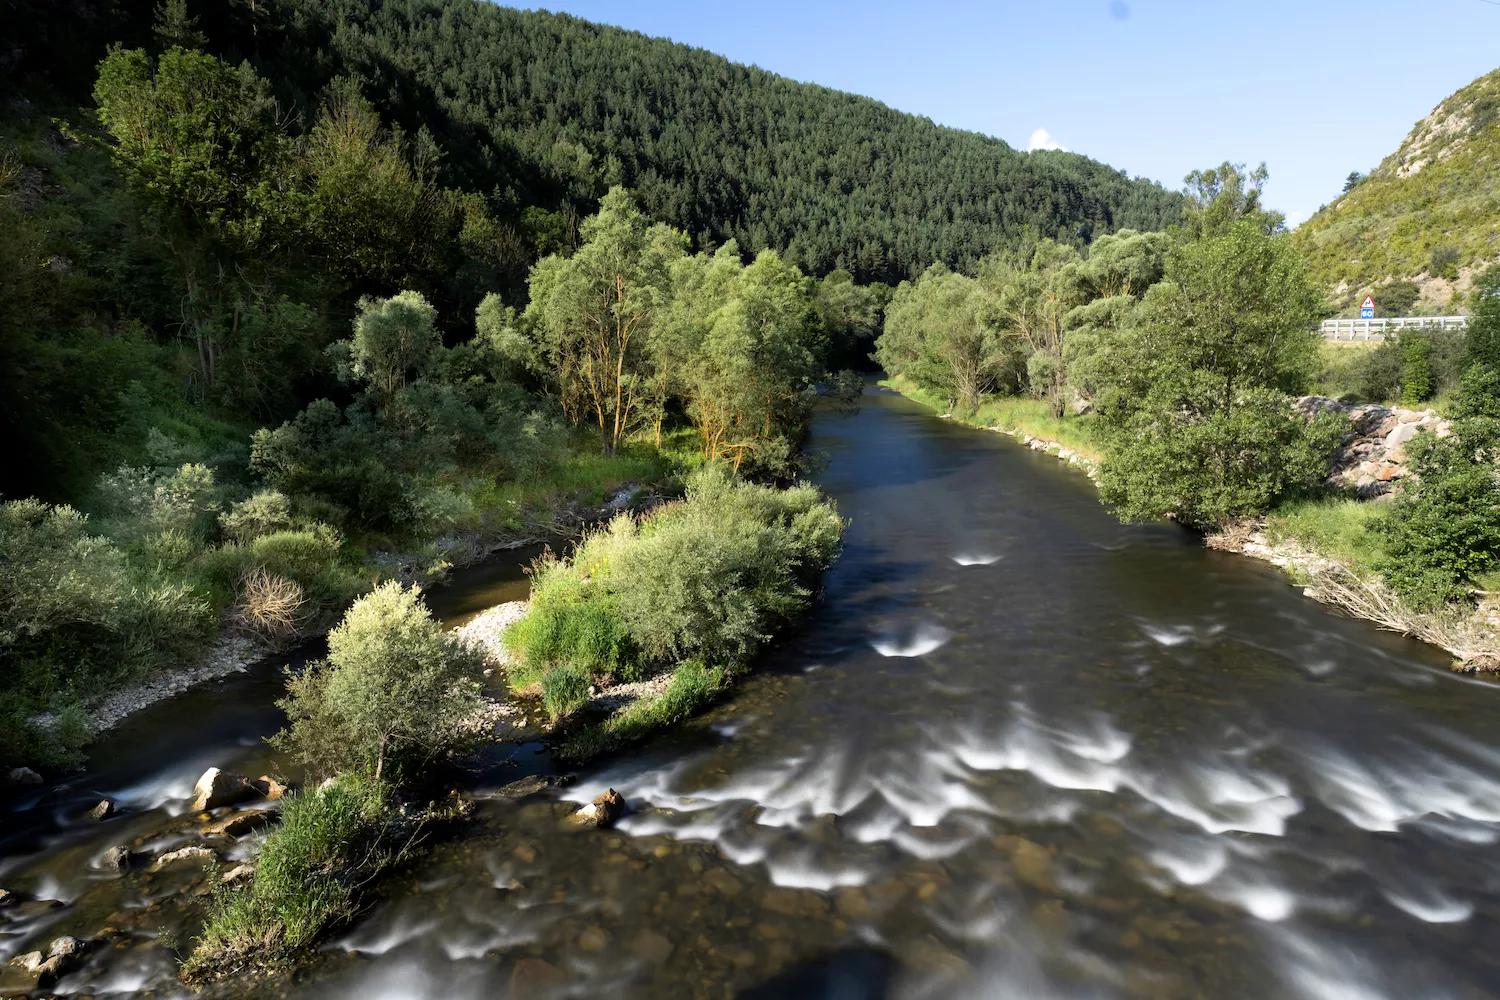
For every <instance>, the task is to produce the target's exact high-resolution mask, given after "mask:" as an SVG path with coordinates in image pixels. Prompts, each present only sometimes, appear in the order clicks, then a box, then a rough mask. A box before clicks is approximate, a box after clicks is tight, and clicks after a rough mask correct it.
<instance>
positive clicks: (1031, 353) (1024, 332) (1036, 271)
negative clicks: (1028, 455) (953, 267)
mask: <svg viewBox="0 0 1500 1000" xmlns="http://www.w3.org/2000/svg"><path fill="white" fill-rule="evenodd" d="M1079 263H1080V258H1079V256H1078V252H1077V251H1076V250H1074V249H1073V248H1072V247H1070V246H1068V245H1066V244H1063V243H1057V242H1054V241H1052V240H1041V241H1039V242H1038V243H1036V244H1035V245H1034V246H1032V247H1028V248H1026V249H1025V250H1024V251H1023V252H1021V253H1020V254H1018V255H1017V256H1016V257H1014V258H1010V257H1007V256H1004V255H1001V256H996V257H991V258H990V259H989V260H988V261H987V262H986V263H985V265H984V266H983V267H982V268H981V270H980V280H981V281H982V282H983V283H984V284H985V285H986V286H987V287H988V288H989V289H990V290H991V294H992V297H993V298H992V301H993V303H994V310H995V315H996V317H997V319H998V322H999V325H1000V326H1001V327H1002V328H1003V329H1005V330H1006V331H1008V332H1009V333H1010V334H1011V335H1012V336H1014V337H1016V338H1017V339H1018V340H1020V342H1021V343H1022V344H1024V345H1025V349H1026V374H1027V379H1028V381H1029V382H1030V383H1031V390H1032V392H1034V393H1035V394H1036V395H1038V396H1040V397H1042V398H1043V399H1045V400H1047V404H1048V406H1049V407H1050V408H1051V410H1052V415H1053V416H1054V417H1060V416H1062V415H1063V412H1064V410H1065V409H1066V408H1067V393H1066V388H1067V383H1068V377H1067V368H1066V365H1065V361H1064V352H1063V347H1064V340H1065V335H1066V330H1067V317H1068V314H1069V313H1070V312H1072V310H1073V309H1074V307H1076V306H1078V305H1080V304H1081V303H1082V301H1083V299H1084V292H1083V290H1082V288H1081V282H1080V277H1079V273H1078V271H1079Z"/></svg>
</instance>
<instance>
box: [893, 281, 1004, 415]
mask: <svg viewBox="0 0 1500 1000" xmlns="http://www.w3.org/2000/svg"><path fill="white" fill-rule="evenodd" d="M992 309H993V307H992V304H991V303H990V302H989V299H988V295H987V293H986V291H985V288H984V286H982V285H981V284H980V283H979V282H978V281H976V280H974V279H973V278H970V277H967V276H966V275H962V274H955V273H954V272H952V271H949V270H948V269H947V268H945V267H943V266H942V265H934V266H933V267H931V268H928V270H927V271H926V272H925V273H923V275H922V276H921V277H920V278H918V279H917V280H916V281H915V282H905V281H903V282H902V283H901V286H900V287H899V288H897V289H896V294H895V296H894V297H892V299H891V302H890V305H888V306H887V307H886V311H885V332H884V333H882V334H881V335H880V339H879V340H877V341H876V342H875V356H876V359H877V360H879V362H880V364H881V366H882V367H883V368H885V370H886V371H888V372H890V373H892V374H900V375H906V376H907V377H909V378H911V379H912V380H913V381H915V382H916V383H917V384H918V385H919V386H921V387H922V388H924V389H927V390H929V391H932V392H938V393H941V394H942V395H943V396H945V397H946V398H947V400H948V409H949V410H950V411H951V410H952V409H953V408H954V407H955V406H957V405H959V404H960V403H961V404H962V405H963V406H964V408H965V409H966V410H969V411H973V410H975V409H978V407H979V397H980V396H981V395H983V394H984V393H985V392H987V391H989V390H990V389H991V388H992V387H993V385H994V380H995V376H996V373H997V372H999V371H1000V370H1001V369H1002V367H1003V366H1004V363H1005V362H1006V361H1007V360H1008V359H1009V357H1010V356H1011V349H1010V347H1009V345H1008V344H1006V342H1005V341H1004V339H1003V338H1002V337H1001V336H1000V335H999V332H998V331H997V330H996V328H995V327H994V325H993V324H992V323H991V322H990V314H991V312H992Z"/></svg>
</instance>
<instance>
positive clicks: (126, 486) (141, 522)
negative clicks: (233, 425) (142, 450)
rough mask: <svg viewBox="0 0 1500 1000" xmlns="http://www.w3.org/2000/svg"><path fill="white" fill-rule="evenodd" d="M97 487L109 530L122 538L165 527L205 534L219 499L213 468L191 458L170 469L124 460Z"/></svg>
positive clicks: (192, 534) (191, 534)
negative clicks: (134, 464)
mask: <svg viewBox="0 0 1500 1000" xmlns="http://www.w3.org/2000/svg"><path fill="white" fill-rule="evenodd" d="M96 493H97V495H98V501H99V504H100V506H101V508H102V509H103V511H104V512H105V514H106V515H107V522H106V525H107V527H108V529H109V534H110V535H112V536H114V537H116V538H118V539H120V540H122V541H130V540H133V539H137V538H139V537H141V536H142V535H147V534H151V533H154V532H161V531H178V532H181V533H182V534H184V535H187V536H188V537H190V538H195V539H200V540H201V539H203V538H206V537H207V536H208V533H209V531H210V530H211V529H212V527H213V523H214V517H215V515H216V514H217V513H218V510H219V501H220V490H219V487H218V485H217V484H216V483H215V482H214V473H213V470H212V469H210V468H208V466H206V465H197V464H191V463H190V464H187V465H183V466H181V467H179V468H178V469H177V470H175V471H174V472H170V473H161V472H157V471H155V470H152V469H144V468H132V467H130V466H128V465H122V466H120V468H118V469H116V470H115V471H114V472H113V473H110V474H108V475H104V476H101V477H100V478H99V485H98V488H97V490H96Z"/></svg>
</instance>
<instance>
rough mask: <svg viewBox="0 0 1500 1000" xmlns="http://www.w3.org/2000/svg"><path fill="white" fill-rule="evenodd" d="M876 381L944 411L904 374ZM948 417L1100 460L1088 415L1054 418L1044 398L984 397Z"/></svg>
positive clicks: (944, 405) (941, 402)
mask: <svg viewBox="0 0 1500 1000" xmlns="http://www.w3.org/2000/svg"><path fill="white" fill-rule="evenodd" d="M880 384H881V385H883V386H885V387H887V388H889V389H894V390H896V391H897V392H899V393H901V395H903V396H905V397H906V398H907V399H910V400H913V401H914V402H918V403H921V404H922V405H923V406H926V407H927V408H929V409H931V410H933V411H934V412H936V413H946V412H947V411H948V403H947V400H943V399H939V398H938V397H937V396H936V395H934V394H932V393H930V392H928V391H927V390H925V389H922V388H920V387H919V386H917V385H915V384H913V383H912V381H911V380H910V379H908V378H906V377H905V376H902V375H895V376H892V377H890V378H887V379H882V380H881V382H880ZM952 418H953V419H954V420H956V421H958V422H959V423H962V424H968V425H969V426H971V427H984V428H989V429H998V430H1007V431H1016V432H1019V433H1021V434H1029V435H1031V436H1032V437H1034V438H1040V439H1041V440H1043V441H1055V442H1056V443H1057V444H1058V445H1059V446H1060V447H1063V448H1067V449H1069V450H1070V451H1074V452H1077V453H1078V454H1079V455H1081V456H1082V457H1084V458H1086V459H1088V460H1090V461H1093V462H1098V461H1101V460H1102V459H1103V457H1104V452H1103V448H1102V446H1101V444H1100V442H1099V440H1098V437H1097V435H1096V432H1095V427H1094V418H1093V416H1092V415H1090V414H1081V415H1080V414H1072V413H1068V414H1064V415H1063V416H1061V417H1054V416H1053V415H1052V410H1051V407H1049V406H1048V405H1047V401H1046V400H1042V399H1027V398H1025V397H1022V396H986V397H984V399H983V400H982V401H981V402H980V404H979V409H978V410H976V411H974V412H973V413H964V412H962V411H960V410H955V411H954V412H953V414H952Z"/></svg>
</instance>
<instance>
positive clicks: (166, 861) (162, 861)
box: [151, 847, 215, 870]
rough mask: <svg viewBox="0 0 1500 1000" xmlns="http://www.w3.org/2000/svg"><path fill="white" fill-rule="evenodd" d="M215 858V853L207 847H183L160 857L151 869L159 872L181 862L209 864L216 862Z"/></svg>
mask: <svg viewBox="0 0 1500 1000" xmlns="http://www.w3.org/2000/svg"><path fill="white" fill-rule="evenodd" d="M214 857H215V855H214V852H213V851H210V850H209V849H208V848H206V847H182V848H178V849H177V850H175V851H168V852H167V853H166V854H163V855H161V856H160V857H158V858H157V859H156V864H154V865H152V866H151V868H152V870H159V869H162V868H165V867H167V866H168V865H174V864H176V863H177V862H179V861H198V862H201V863H203V864H207V863H208V862H210V861H212V860H214Z"/></svg>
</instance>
